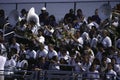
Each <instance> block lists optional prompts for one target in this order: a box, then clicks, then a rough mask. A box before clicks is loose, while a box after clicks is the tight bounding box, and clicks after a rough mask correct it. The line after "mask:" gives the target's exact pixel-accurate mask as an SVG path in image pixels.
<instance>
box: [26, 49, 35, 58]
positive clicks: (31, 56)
mask: <svg viewBox="0 0 120 80" xmlns="http://www.w3.org/2000/svg"><path fill="white" fill-rule="evenodd" d="M36 54H37V53H36V51H35V50H32V51H30V50H27V52H26V58H27V59H30V58H34V59H35V58H36Z"/></svg>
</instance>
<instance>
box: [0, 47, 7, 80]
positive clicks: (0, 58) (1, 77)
mask: <svg viewBox="0 0 120 80" xmlns="http://www.w3.org/2000/svg"><path fill="white" fill-rule="evenodd" d="M5 62H6V57H4V56H3V55H2V53H1V49H0V70H4V66H5ZM0 74H2V75H0V80H4V71H0Z"/></svg>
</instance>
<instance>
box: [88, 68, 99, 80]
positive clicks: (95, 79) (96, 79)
mask: <svg viewBox="0 0 120 80" xmlns="http://www.w3.org/2000/svg"><path fill="white" fill-rule="evenodd" d="M88 77H89V78H92V80H99V78H100V75H99V72H98V71H97V70H95V71H94V72H89V73H88ZM90 80H91V79H90Z"/></svg>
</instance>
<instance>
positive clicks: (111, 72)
mask: <svg viewBox="0 0 120 80" xmlns="http://www.w3.org/2000/svg"><path fill="white" fill-rule="evenodd" d="M116 76H117V73H116V72H115V71H114V70H112V69H111V70H109V71H108V72H107V73H106V78H107V79H112V78H114V79H116Z"/></svg>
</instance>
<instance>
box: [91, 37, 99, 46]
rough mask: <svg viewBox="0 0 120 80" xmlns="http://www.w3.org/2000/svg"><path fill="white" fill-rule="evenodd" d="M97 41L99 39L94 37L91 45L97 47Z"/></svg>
mask: <svg viewBox="0 0 120 80" xmlns="http://www.w3.org/2000/svg"><path fill="white" fill-rule="evenodd" d="M97 42H98V39H97V38H95V37H94V38H92V40H91V42H90V46H91V47H93V48H96V46H97Z"/></svg>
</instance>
